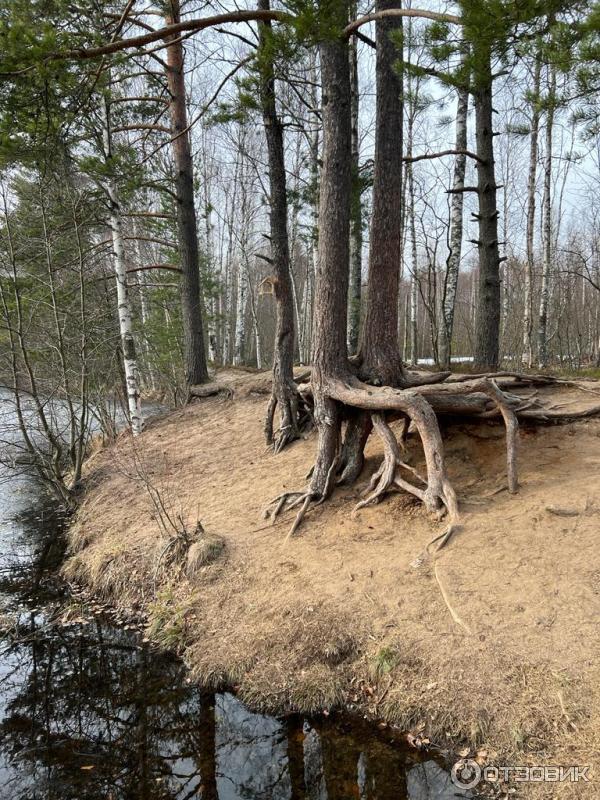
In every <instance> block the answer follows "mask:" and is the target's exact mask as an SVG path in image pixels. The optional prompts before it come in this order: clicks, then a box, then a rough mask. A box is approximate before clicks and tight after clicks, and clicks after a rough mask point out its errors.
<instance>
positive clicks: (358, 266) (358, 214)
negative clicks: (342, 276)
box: [348, 2, 362, 355]
mask: <svg viewBox="0 0 600 800" xmlns="http://www.w3.org/2000/svg"><path fill="white" fill-rule="evenodd" d="M350 13H351V16H352V18H354V17H355V16H356V3H355V2H354V3H352V4H351V7H350ZM349 51H350V53H349V55H350V117H351V153H352V155H351V158H352V204H351V210H350V297H349V300H348V350H349V351H350V353H351V354H352V355H354V354H355V353H356V352H357V351H358V345H359V334H360V314H361V294H362V197H361V181H360V172H359V169H360V164H359V156H360V139H359V130H358V117H359V84H358V49H357V40H356V37H351V38H350V45H349Z"/></svg>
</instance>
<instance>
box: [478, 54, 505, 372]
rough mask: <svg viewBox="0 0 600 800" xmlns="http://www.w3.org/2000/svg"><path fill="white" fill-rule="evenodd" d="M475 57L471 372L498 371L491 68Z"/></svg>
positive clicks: (482, 58) (488, 59) (483, 56)
mask: <svg viewBox="0 0 600 800" xmlns="http://www.w3.org/2000/svg"><path fill="white" fill-rule="evenodd" d="M482 48H485V51H484V52H479V53H477V59H476V61H477V63H479V65H480V69H479V72H478V74H477V76H476V79H475V88H474V92H473V94H474V97H475V138H476V141H477V155H478V156H479V160H478V161H477V190H478V197H479V214H478V218H479V240H478V248H479V298H478V307H477V317H476V322H475V368H476V369H479V370H481V371H482V372H483V371H486V370H487V371H492V370H495V369H496V368H497V367H498V359H499V349H500V311H501V307H500V306H501V303H500V251H499V246H498V204H497V197H496V194H497V189H498V187H497V185H496V174H495V168H494V138H493V135H494V134H493V122H492V117H493V106H492V86H493V77H492V64H491V51H490V49H489V48H488V47H487V46H486V45H483V46H482Z"/></svg>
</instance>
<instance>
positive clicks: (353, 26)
mask: <svg viewBox="0 0 600 800" xmlns="http://www.w3.org/2000/svg"><path fill="white" fill-rule="evenodd" d="M385 17H418V18H419V19H432V20H434V21H435V22H450V23H451V24H452V25H462V19H461V18H460V17H456V16H454V14H440V13H439V12H437V11H426V10H425V9H420V8H388V9H385V10H383V11H374V12H373V13H372V14H366V15H365V16H364V17H359V18H358V19H355V20H354V22H351V23H350V24H349V25H347V26H346V28H345V29H344V36H351V35H352V34H353V33H354V31H356V30H358V29H359V28H361V27H362V26H363V25H366V24H367V22H376V21H377V20H378V19H384V18H385Z"/></svg>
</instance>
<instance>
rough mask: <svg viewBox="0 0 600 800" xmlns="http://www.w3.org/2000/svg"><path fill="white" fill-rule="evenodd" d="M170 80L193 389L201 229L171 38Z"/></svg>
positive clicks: (198, 355)
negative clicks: (197, 215) (198, 220)
mask: <svg viewBox="0 0 600 800" xmlns="http://www.w3.org/2000/svg"><path fill="white" fill-rule="evenodd" d="M170 7H171V13H170V14H169V15H168V16H167V18H166V22H167V24H171V23H176V22H179V19H180V9H179V0H170ZM166 77H167V85H168V89H169V95H170V98H169V100H170V102H169V110H170V114H171V130H172V136H173V145H172V151H173V161H174V162H175V186H176V193H177V229H178V236H179V253H180V259H181V281H180V286H181V314H182V322H183V352H184V368H185V380H186V384H187V386H193V385H195V384H199V383H205V382H206V381H207V380H208V368H207V365H206V353H205V350H204V330H203V325H202V296H201V286H200V261H199V252H198V230H197V223H196V210H195V207H194V171H193V163H192V151H191V144H190V136H189V132H188V118H187V105H186V97H185V80H184V73H183V45H182V43H181V40H180V39H179V37H177V36H174V37H172V38H171V39H170V41H169V44H168V47H167V69H166Z"/></svg>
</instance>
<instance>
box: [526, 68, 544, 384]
mask: <svg viewBox="0 0 600 800" xmlns="http://www.w3.org/2000/svg"><path fill="white" fill-rule="evenodd" d="M541 71H542V61H541V58H540V55H539V54H538V55H537V56H536V59H535V67H534V73H533V98H532V101H531V109H532V113H531V132H530V139H529V176H528V178H527V233H526V252H527V268H526V270H525V296H524V298H523V304H524V310H523V358H524V361H525V363H526V364H527V366H528V367H529V368H530V369H531V367H532V366H533V270H534V267H535V263H534V258H535V254H534V249H533V245H534V236H535V184H536V178H537V160H538V139H539V129H540V74H541Z"/></svg>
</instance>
